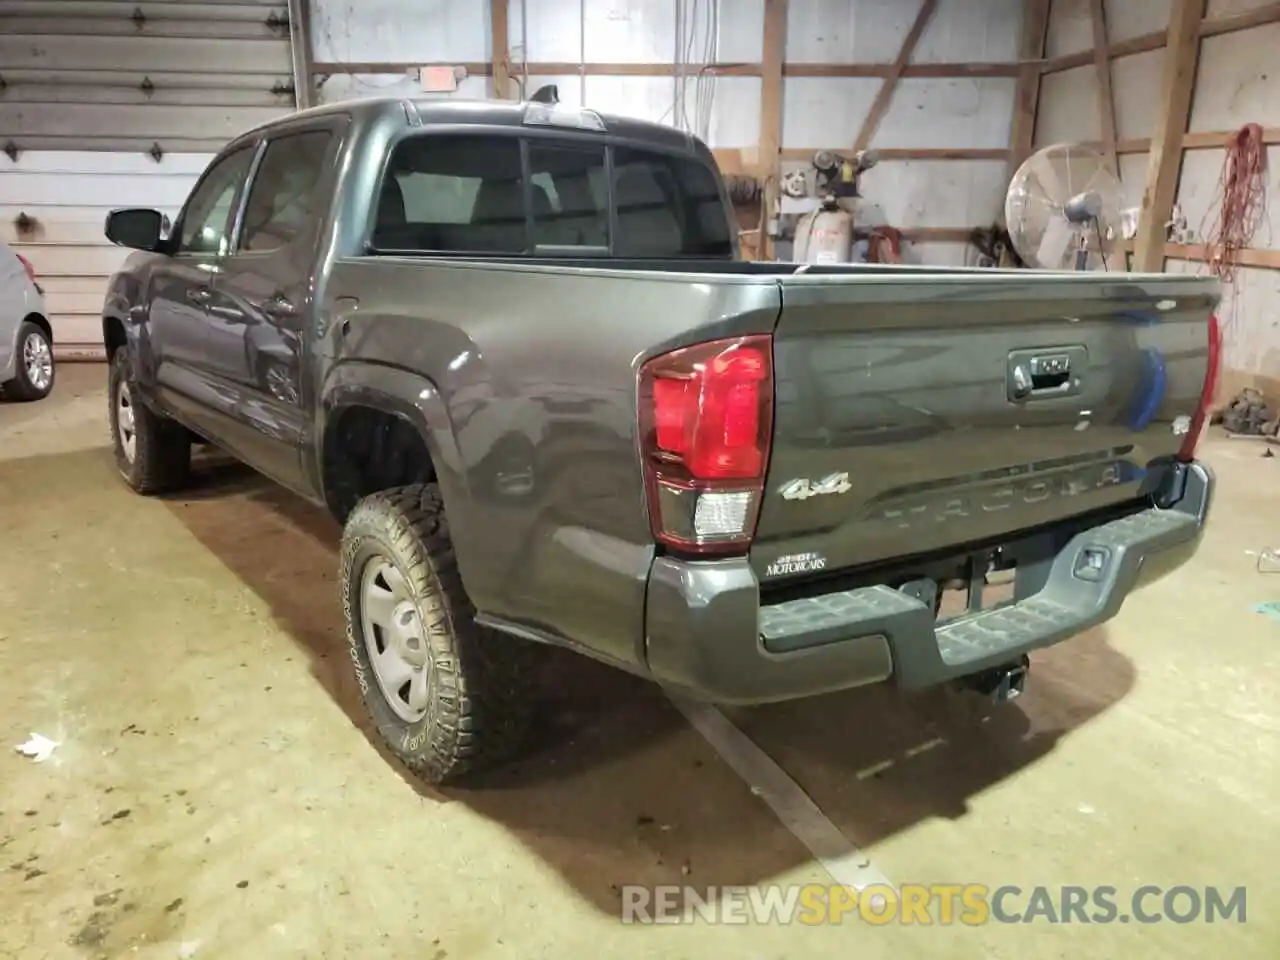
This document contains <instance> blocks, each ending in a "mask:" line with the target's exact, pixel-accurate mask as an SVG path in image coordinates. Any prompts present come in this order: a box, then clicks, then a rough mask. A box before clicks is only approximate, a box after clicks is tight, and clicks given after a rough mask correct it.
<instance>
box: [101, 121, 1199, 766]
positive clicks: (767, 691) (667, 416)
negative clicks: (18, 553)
mask: <svg viewBox="0 0 1280 960" xmlns="http://www.w3.org/2000/svg"><path fill="white" fill-rule="evenodd" d="M731 223H732V216H731V210H730V207H729V202H728V199H727V195H726V191H725V188H724V185H723V183H722V182H721V179H720V177H719V175H718V172H717V170H716V166H715V163H714V161H713V159H712V157H711V154H710V152H709V151H708V150H707V148H706V147H705V145H703V144H702V143H701V142H699V141H698V140H696V139H695V138H692V137H689V136H687V135H685V134H683V133H680V132H678V131H675V130H672V129H669V128H666V127H662V126H658V125H653V124H648V123H641V122H637V121H635V120H629V119H624V118H620V117H612V116H601V115H599V114H596V113H594V112H591V111H587V110H570V109H566V108H564V107H562V106H559V105H550V104H545V103H540V102H529V103H463V102H454V101H440V100H421V101H417V100H369V101H356V102H346V103H339V104H334V105H330V106H324V107H319V108H315V109H311V110H306V111H302V112H299V113H296V114H293V115H291V116H288V117H285V118H282V119H280V120H278V121H274V122H272V123H270V124H267V125H264V126H261V127H259V128H257V129H255V130H252V131H250V132H248V133H246V134H244V135H243V136H241V137H238V138H237V139H236V140H234V141H233V142H232V143H230V144H229V145H228V146H227V147H226V148H225V149H224V150H223V151H222V152H221V153H220V154H219V156H218V157H217V158H216V159H215V160H214V161H213V162H212V163H211V164H210V166H209V168H208V169H207V171H206V172H205V173H204V174H203V176H202V177H201V178H200V180H199V182H198V183H197V184H196V186H195V188H194V190H193V192H192V193H191V196H190V198H189V199H188V200H187V203H186V205H185V207H184V209H183V210H182V212H181V213H180V215H179V216H178V217H177V219H176V221H175V222H174V224H173V227H172V229H168V228H167V223H166V221H165V219H164V218H163V217H162V215H161V214H160V213H159V212H157V211H154V210H141V209H127V210H117V211H115V212H113V213H112V214H111V215H110V216H109V217H108V220H107V224H106V234H107V236H108V237H109V238H110V239H111V240H112V241H114V242H116V243H118V244H122V245H125V246H128V247H132V248H136V250H138V251H140V252H136V253H133V254H131V255H130V257H129V259H128V261H127V262H126V263H125V265H124V267H123V268H122V269H121V270H120V272H119V273H118V274H116V276H115V277H114V278H113V279H112V281H111V284H110V288H109V291H108V294H107V297H106V302H105V307H104V311H103V338H104V342H105V345H106V349H107V351H108V353H109V355H110V358H111V375H110V424H111V431H112V435H113V438H114V449H115V459H116V462H117V464H118V465H119V470H120V473H121V474H122V475H123V476H124V478H125V480H126V481H127V482H128V484H129V485H130V486H131V487H132V488H133V489H134V490H136V491H137V492H139V493H143V494H155V493H159V492H162V491H168V490H173V489H175V488H179V487H181V486H182V484H183V483H184V482H185V481H186V480H187V478H188V475H189V469H190V460H191V447H192V444H193V443H196V442H203V441H208V442H211V443H213V444H216V445H218V446H220V447H222V448H225V449H226V450H227V451H229V452H230V453H231V454H232V455H234V456H235V457H237V458H239V459H242V460H244V461H245V462H246V463H248V464H250V465H252V466H253V467H255V468H256V469H257V470H259V471H261V472H262V473H263V474H265V475H267V476H268V477H270V478H272V479H273V480H275V481H277V482H279V483H280V484H283V485H284V486H285V487H288V488H290V489H292V490H294V491H296V492H297V493H298V494H299V495H301V496H302V497H305V498H307V499H308V500H311V501H313V502H314V503H316V504H319V505H323V506H324V507H326V508H327V509H328V510H329V511H331V512H332V514H333V516H334V517H335V518H336V519H337V520H338V521H339V523H341V524H342V525H343V528H344V529H343V539H342V550H341V560H340V563H341V576H340V582H341V591H342V600H343V608H344V611H345V617H346V630H347V640H348V643H349V648H350V649H349V652H350V658H351V663H352V666H353V668H354V676H355V680H356V682H357V683H358V685H359V688H360V690H361V691H362V693H363V695H364V698H365V702H366V703H367V705H368V709H369V710H370V712H371V714H372V717H373V719H374V721H375V723H376V726H377V728H378V729H379V731H380V733H381V735H382V736H384V737H385V738H386V741H387V743H388V745H389V746H390V747H391V748H392V749H393V750H394V751H395V752H396V753H397V754H398V755H399V756H400V757H401V758H402V759H403V760H404V761H405V762H406V763H407V764H408V765H409V766H410V767H411V768H413V769H414V770H415V771H416V772H417V773H418V774H419V775H420V776H422V777H424V778H425V779H427V780H429V781H431V782H442V781H445V780H450V779H454V778H457V777H459V776H461V775H463V774H465V773H467V772H468V771H474V770H477V769H479V768H481V767H482V766H485V765H487V764H491V763H494V762H497V761H499V760H501V759H502V758H505V757H510V756H511V755H512V753H513V751H515V750H516V749H517V748H518V746H519V744H520V740H521V736H522V734H523V732H524V730H525V727H526V724H527V721H528V719H529V718H530V713H529V711H530V710H531V703H530V699H531V684H530V682H529V681H530V678H531V673H532V672H533V671H532V669H531V660H530V658H531V657H532V656H534V655H536V652H537V651H538V650H539V649H541V647H540V645H541V644H555V645H560V646H565V647H569V648H571V649H573V650H577V651H580V652H582V653H584V654H587V655H589V656H592V657H595V658H598V659H600V660H602V661H605V662H607V663H610V664H613V665H616V666H617V667H620V668H622V669H624V670H628V671H631V672H633V673H635V674H639V675H641V676H643V677H648V678H651V679H653V680H655V681H658V682H660V683H661V684H663V685H664V686H666V687H667V688H669V689H671V690H674V691H678V692H683V693H684V694H685V695H687V696H692V697H696V698H700V699H705V700H710V701H715V702H727V703H761V702H767V701H773V700H782V699H787V698H795V697H802V696H807V695H811V694H817V693H822V692H825V691H833V690H838V689H842V688H849V687H855V686H858V685H862V684H870V683H876V682H881V681H891V682H894V683H896V684H898V685H899V686H901V687H902V688H908V689H909V688H919V687H923V686H928V685H934V684H940V683H944V682H952V681H962V682H965V683H967V684H972V685H976V686H979V687H982V688H983V689H985V690H987V691H988V692H989V693H992V694H993V695H995V696H997V697H1006V698H1007V697H1009V696H1013V695H1016V694H1017V693H1018V692H1019V691H1020V690H1021V689H1022V679H1023V677H1024V676H1025V672H1026V669H1027V665H1028V659H1027V654H1028V652H1029V651H1032V650H1035V649H1037V648H1041V647H1045V646H1048V645H1050V644H1055V643H1058V642H1059V641H1062V640H1066V639H1069V638H1070V637H1072V636H1073V635H1076V634H1079V633H1081V632H1082V631H1084V630H1087V629H1089V628H1090V627H1093V626H1094V625H1096V624H1099V623H1101V622H1103V621H1105V620H1107V619H1108V618H1110V617H1112V616H1113V615H1114V614H1115V613H1116V612H1117V611H1118V610H1119V608H1120V605H1121V603H1122V602H1123V600H1124V598H1125V596H1126V595H1127V594H1128V593H1129V592H1130V591H1131V590H1132V589H1133V588H1134V587H1135V586H1136V585H1138V584H1139V583H1140V582H1142V581H1145V580H1148V579H1150V578H1152V577H1154V576H1157V575H1159V574H1160V573H1161V572H1163V571H1167V570H1169V569H1171V568H1172V567H1174V566H1177V565H1178V564H1180V563H1182V562H1183V561H1185V560H1186V559H1187V558H1188V557H1189V556H1190V555H1191V554H1192V553H1193V551H1194V550H1195V549H1196V546H1197V544H1198V542H1199V539H1200V536H1201V533H1202V531H1203V528H1204V524H1205V519H1206V516H1207V513H1208V510H1209V505H1210V499H1211V494H1212V490H1213V478H1212V474H1211V473H1210V471H1209V469H1208V468H1207V467H1206V466H1204V464H1202V463H1201V462H1199V461H1197V460H1196V459H1195V451H1196V445H1197V442H1198V439H1199V435H1200V433H1201V430H1202V428H1203V426H1204V423H1205V416H1206V409H1207V405H1208V403H1209V400H1210V398H1211V396H1212V392H1213V387H1214V381H1215V378H1216V373H1217V366H1218V353H1219V342H1220V335H1219V333H1218V326H1217V321H1216V319H1214V316H1213V314H1214V311H1215V309H1216V306H1217V304H1218V301H1219V295H1220V294H1219V288H1218V286H1217V285H1216V282H1215V281H1213V280H1209V279H1201V278H1194V277H1185V276H1174V275H1137V274H1121V273H1112V274H1099V273H1048V272H1036V271H1026V270H976V269H975V270H969V269H944V268H933V267H928V268H921V267H896V266H892V267H891V266H814V267H802V266H800V265H797V264H786V263H747V262H741V261H739V260H737V259H736V250H737V241H736V235H735V230H734V229H733V228H732V227H731ZM996 579H1003V580H1005V581H1009V582H1011V584H1012V585H1011V587H1009V588H1008V590H1007V595H1006V596H1005V597H1004V598H1003V599H1002V600H999V602H994V603H993V602H992V589H991V588H990V587H989V586H988V585H989V584H990V583H991V582H992V581H993V580H996ZM1006 586H1008V584H1006ZM984 587H986V589H984ZM949 591H955V593H954V594H952V593H949ZM944 594H946V595H948V596H951V595H955V596H957V597H959V598H960V599H961V600H962V601H963V603H962V605H961V606H960V609H959V611H958V612H956V613H955V615H953V616H951V615H947V611H946V610H945V609H942V610H941V612H940V604H941V603H942V598H943V596H944Z"/></svg>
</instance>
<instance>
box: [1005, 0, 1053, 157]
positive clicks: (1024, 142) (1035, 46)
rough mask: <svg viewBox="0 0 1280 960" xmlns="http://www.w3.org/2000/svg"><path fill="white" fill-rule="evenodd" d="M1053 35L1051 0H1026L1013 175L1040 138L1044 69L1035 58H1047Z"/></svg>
mask: <svg viewBox="0 0 1280 960" xmlns="http://www.w3.org/2000/svg"><path fill="white" fill-rule="evenodd" d="M1048 36H1049V0H1024V3H1023V5H1022V42H1021V47H1020V53H1019V57H1020V59H1021V60H1022V61H1023V63H1022V66H1021V67H1020V68H1019V73H1018V89H1017V91H1016V93H1015V94H1014V101H1013V122H1012V124H1011V125H1010V129H1009V176H1010V177H1012V176H1013V174H1014V171H1016V170H1017V169H1018V167H1019V166H1020V165H1021V164H1022V161H1023V160H1025V159H1027V157H1028V156H1030V155H1031V148H1032V146H1033V145H1034V144H1035V138H1036V113H1037V111H1038V107H1039V105H1040V76H1041V74H1040V68H1039V67H1038V66H1037V65H1036V63H1035V61H1038V60H1040V59H1041V58H1043V57H1044V47H1045V42H1046V41H1047V39H1048Z"/></svg>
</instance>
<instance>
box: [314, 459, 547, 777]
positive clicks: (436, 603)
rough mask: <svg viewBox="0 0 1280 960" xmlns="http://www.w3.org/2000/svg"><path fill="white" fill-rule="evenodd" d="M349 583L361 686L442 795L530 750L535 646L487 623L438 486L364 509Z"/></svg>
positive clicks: (352, 651) (352, 536) (409, 490)
mask: <svg viewBox="0 0 1280 960" xmlns="http://www.w3.org/2000/svg"><path fill="white" fill-rule="evenodd" d="M339 580H340V583H341V589H342V609H343V613H344V615H345V617H346V622H347V644H348V652H349V655H350V658H351V662H352V665H353V667H354V669H355V679H356V683H357V684H358V686H359V688H360V694H361V696H362V697H363V699H364V702H365V706H366V708H367V709H368V710H369V713H370V716H371V717H372V718H373V722H374V725H375V726H376V727H377V729H378V733H379V735H380V736H381V737H382V739H383V740H384V741H385V742H386V744H387V746H388V747H389V748H390V749H391V751H392V752H393V753H395V754H396V756H398V757H399V758H400V759H401V760H402V761H403V762H404V763H405V765H406V766H408V767H409V768H410V769H411V770H413V771H414V773H416V774H417V775H418V776H420V777H422V778H423V779H424V780H426V781H427V782H428V783H433V784H440V783H445V782H449V781H455V780H457V779H459V778H461V777H463V776H465V775H466V774H470V773H475V772H479V771H480V770H481V769H483V768H485V767H489V766H492V765H494V764H496V763H498V762H500V761H502V760H505V759H508V758H509V757H511V756H512V755H513V754H514V753H515V752H516V751H517V750H518V749H519V748H520V746H521V745H522V742H523V738H524V735H525V732H526V730H527V727H528V719H529V706H530V699H529V694H528V691H529V686H530V671H529V657H530V646H531V645H530V644H529V643H527V642H526V641H523V640H519V639H516V638H514V637H507V636H503V635H500V634H496V633H494V632H493V631H490V630H487V629H485V628H483V627H481V626H479V625H478V624H477V623H476V622H475V608H474V607H473V606H472V605H471V601H470V600H469V599H468V597H467V595H466V592H465V590H464V589H463V586H462V579H461V577H460V576H459V574H458V567H457V563H456V561H455V559H454V554H453V545H452V543H451V542H450V539H449V530H448V525H447V523H446V522H445V516H444V509H443V506H442V504H441V501H440V492H439V489H438V488H437V487H436V485H435V484H414V485H412V486H407V487H399V488H395V489H392V490H386V491H383V492H380V493H375V494H373V495H371V496H369V497H366V498H365V499H364V500H362V501H360V503H359V504H357V505H356V508H355V509H354V510H353V511H352V512H351V515H350V516H349V517H348V519H347V522H346V526H345V529H344V531H343V537H342V557H341V569H340V571H339Z"/></svg>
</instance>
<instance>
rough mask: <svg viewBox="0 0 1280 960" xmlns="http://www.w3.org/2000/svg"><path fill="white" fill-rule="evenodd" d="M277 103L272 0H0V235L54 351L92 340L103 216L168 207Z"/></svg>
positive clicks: (280, 94)
mask: <svg viewBox="0 0 1280 960" xmlns="http://www.w3.org/2000/svg"><path fill="white" fill-rule="evenodd" d="M293 105H294V94H293V81H292V70H291V61H290V46H289V23H288V15H287V3H286V0H237V2H217V0H214V2H204V3H201V2H190V0H151V2H146V0H143V2H138V0H0V151H3V152H0V239H2V240H4V242H5V243H8V244H9V245H11V246H13V247H15V248H16V249H17V250H18V251H19V252H20V253H22V254H23V255H24V256H26V258H27V259H28V260H30V261H31V263H32V264H33V266H34V267H35V269H36V272H37V274H38V275H39V277H40V282H41V284H42V285H43V286H44V288H45V290H46V293H47V306H48V309H49V312H50V314H51V318H50V319H51V320H52V322H53V327H54V339H55V340H56V341H57V342H58V344H59V346H60V351H59V352H60V353H61V354H63V355H68V354H76V353H84V352H86V351H85V349H84V348H85V347H86V346H88V347H89V348H90V351H93V350H96V349H97V347H98V346H99V345H100V340H101V336H102V334H101V322H100V319H99V318H100V315H101V314H100V311H101V308H102V297H103V291H104V288H105V284H106V280H107V278H108V277H109V276H110V275H111V273H112V272H113V271H114V270H115V269H116V268H117V267H118V266H119V265H120V263H121V262H122V261H123V259H124V258H125V256H126V255H127V251H125V250H122V249H121V248H119V247H114V246H112V245H110V244H108V243H107V242H106V240H105V239H104V238H103V236H102V225H103V219H104V217H105V215H106V213H107V211H108V210H110V209H111V208H113V207H121V206H129V205H139V206H151V207H159V208H161V209H163V210H164V211H165V212H167V213H169V214H170V215H171V216H172V215H173V214H175V213H176V212H177V209H178V207H179V206H180V205H181V203H182V200H183V198H184V197H185V196H186V194H187V191H188V190H189V189H190V188H191V185H192V183H193V182H194V180H195V178H196V177H197V176H198V175H199V174H200V172H201V171H202V170H203V169H204V167H205V165H206V164H207V163H208V162H209V159H210V158H211V157H212V155H213V154H214V153H215V152H216V151H217V150H218V149H219V148H220V147H221V146H222V145H223V144H224V143H226V141H227V140H229V139H230V138H231V137H232V136H234V135H235V134H237V133H239V132H241V131H243V130H245V129H247V128H249V127H252V126H254V125H255V124H258V123H261V122H263V121H265V120H269V119H271V118H273V117H276V116H279V115H280V114H281V113H284V112H287V111H289V110H292V109H293Z"/></svg>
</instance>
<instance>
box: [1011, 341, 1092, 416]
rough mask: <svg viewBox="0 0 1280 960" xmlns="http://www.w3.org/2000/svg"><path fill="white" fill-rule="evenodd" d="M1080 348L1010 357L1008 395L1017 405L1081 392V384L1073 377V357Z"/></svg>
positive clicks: (1020, 351)
mask: <svg viewBox="0 0 1280 960" xmlns="http://www.w3.org/2000/svg"><path fill="white" fill-rule="evenodd" d="M1078 351H1079V348H1074V349H1065V350H1055V351H1053V352H1051V353H1050V352H1046V353H1041V352H1036V351H1029V350H1019V351H1015V352H1014V353H1011V354H1009V363H1008V395H1009V399H1010V400H1012V401H1014V402H1015V403H1016V402H1018V401H1021V400H1035V399H1040V398H1041V397H1046V398H1047V397H1063V396H1070V395H1071V394H1073V393H1075V392H1077V390H1078V389H1079V386H1080V381H1079V380H1078V379H1076V378H1075V377H1074V376H1073V375H1072V369H1071V368H1072V354H1073V353H1076V352H1078Z"/></svg>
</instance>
